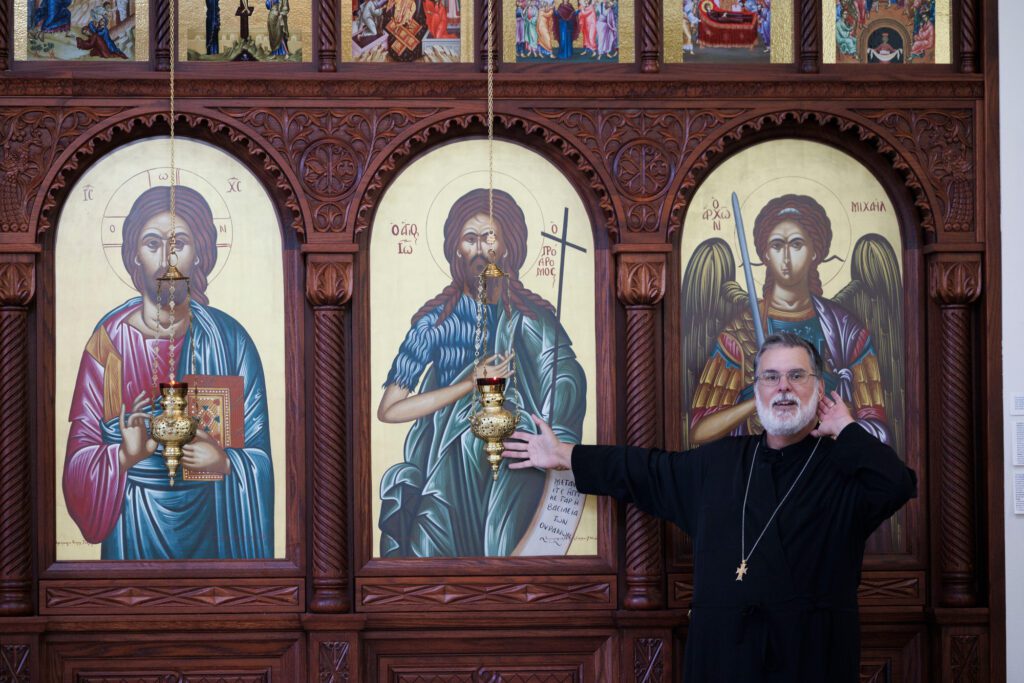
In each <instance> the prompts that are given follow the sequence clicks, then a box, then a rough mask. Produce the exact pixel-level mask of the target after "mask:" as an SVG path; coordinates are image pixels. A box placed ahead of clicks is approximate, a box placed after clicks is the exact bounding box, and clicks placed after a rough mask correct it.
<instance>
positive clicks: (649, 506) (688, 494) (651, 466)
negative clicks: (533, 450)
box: [572, 446, 707, 534]
mask: <svg viewBox="0 0 1024 683" xmlns="http://www.w3.org/2000/svg"><path fill="white" fill-rule="evenodd" d="M706 448H707V447H702V448H698V449H694V450H692V451H686V452H683V453H678V452H670V451H663V450H659V449H656V448H634V447H632V446H576V447H574V448H573V450H572V471H573V475H575V477H576V488H577V489H579V491H580V492H581V493H593V494H599V495H606V496H612V497H613V498H616V499H618V500H620V501H622V502H625V503H633V504H634V505H636V506H637V507H638V508H640V509H641V510H643V511H644V512H646V513H648V514H651V515H655V516H657V517H662V518H664V519H667V520H669V521H671V522H675V524H676V525H678V526H679V527H680V528H682V529H683V530H684V531H686V532H687V533H690V534H692V533H693V531H692V530H693V529H694V528H695V527H696V522H695V520H696V511H698V510H700V500H699V496H700V489H701V481H702V479H703V475H704V470H705V467H704V458H705V453H704V450H705V449H706Z"/></svg>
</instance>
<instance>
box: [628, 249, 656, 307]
mask: <svg viewBox="0 0 1024 683" xmlns="http://www.w3.org/2000/svg"><path fill="white" fill-rule="evenodd" d="M618 289H619V291H618V295H619V300H620V301H622V303H623V304H625V305H626V306H654V305H656V304H658V303H659V302H660V301H661V299H662V298H663V297H664V296H665V257H664V256H663V255H661V254H621V255H620V256H619V273H618Z"/></svg>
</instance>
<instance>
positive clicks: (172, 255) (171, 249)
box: [167, 0, 178, 383]
mask: <svg viewBox="0 0 1024 683" xmlns="http://www.w3.org/2000/svg"><path fill="white" fill-rule="evenodd" d="M167 13H168V15H170V16H169V17H168V18H169V20H170V21H168V24H169V32H168V40H169V42H170V61H171V69H170V76H169V78H168V85H169V90H170V120H169V121H168V123H169V124H170V131H171V173H170V182H171V236H170V238H169V239H168V241H167V266H168V267H170V266H176V265H177V264H178V253H177V248H178V245H177V240H176V239H175V235H176V233H177V227H176V226H175V218H176V211H175V209H176V208H177V207H176V206H175V201H174V200H175V196H174V195H175V185H176V184H177V178H176V177H175V176H176V174H177V167H176V163H175V158H174V63H175V61H177V60H176V59H175V56H176V55H175V54H174V53H175V44H174V43H175V35H176V31H175V26H174V25H175V23H176V19H177V18H176V16H175V15H176V14H177V2H176V0H168V1H167ZM169 284H170V294H169V296H168V299H169V302H168V307H169V309H170V316H169V319H168V321H167V349H168V366H167V372H168V373H169V375H170V380H171V383H174V379H175V371H174V306H175V301H174V294H175V286H174V280H171V281H170V282H169Z"/></svg>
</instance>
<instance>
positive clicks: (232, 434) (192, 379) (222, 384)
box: [181, 375, 245, 481]
mask: <svg viewBox="0 0 1024 683" xmlns="http://www.w3.org/2000/svg"><path fill="white" fill-rule="evenodd" d="M182 381H183V382H187V383H188V412H189V415H192V416H193V417H195V418H196V419H197V420H199V429H202V430H203V431H205V432H206V433H207V434H209V435H210V436H212V437H213V439H214V440H215V441H216V442H217V443H219V444H220V445H221V447H222V448H244V447H245V410H244V406H243V404H242V401H243V398H242V390H243V387H244V380H243V379H242V377H241V376H240V375H186V376H185V377H183V378H182ZM181 478H182V479H183V480H185V481H221V480H222V479H223V478H224V475H223V474H220V473H218V472H207V471H205V470H193V469H189V468H188V467H182V472H181Z"/></svg>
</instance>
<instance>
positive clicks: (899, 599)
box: [857, 572, 924, 606]
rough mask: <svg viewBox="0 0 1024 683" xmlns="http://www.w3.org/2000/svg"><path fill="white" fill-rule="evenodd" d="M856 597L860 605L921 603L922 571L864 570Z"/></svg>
mask: <svg viewBox="0 0 1024 683" xmlns="http://www.w3.org/2000/svg"><path fill="white" fill-rule="evenodd" d="M857 599H858V602H860V604H861V605H889V606H891V605H923V604H924V572H865V573H864V574H863V575H862V576H861V579H860V586H858V587H857Z"/></svg>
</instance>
